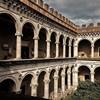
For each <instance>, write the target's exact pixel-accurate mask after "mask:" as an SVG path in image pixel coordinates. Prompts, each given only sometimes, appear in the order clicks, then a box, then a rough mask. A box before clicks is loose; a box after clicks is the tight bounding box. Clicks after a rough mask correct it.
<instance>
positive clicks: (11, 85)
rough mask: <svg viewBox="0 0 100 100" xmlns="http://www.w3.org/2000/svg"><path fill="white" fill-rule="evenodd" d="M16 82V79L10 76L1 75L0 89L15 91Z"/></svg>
mask: <svg viewBox="0 0 100 100" xmlns="http://www.w3.org/2000/svg"><path fill="white" fill-rule="evenodd" d="M17 84H18V82H17V80H16V79H15V78H14V77H12V76H7V77H2V78H1V79H0V91H3V92H16V90H17Z"/></svg>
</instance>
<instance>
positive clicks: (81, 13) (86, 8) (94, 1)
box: [43, 0, 100, 25]
mask: <svg viewBox="0 0 100 100" xmlns="http://www.w3.org/2000/svg"><path fill="white" fill-rule="evenodd" d="M43 1H45V2H46V3H47V4H49V5H50V7H52V8H54V9H55V10H57V11H58V12H59V13H61V14H62V15H64V16H65V17H66V18H68V19H70V20H71V21H73V22H74V23H76V24H77V25H81V24H87V25H88V23H92V22H93V23H97V22H100V0H43Z"/></svg>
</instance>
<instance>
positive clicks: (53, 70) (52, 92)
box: [49, 69, 57, 99]
mask: <svg viewBox="0 0 100 100" xmlns="http://www.w3.org/2000/svg"><path fill="white" fill-rule="evenodd" d="M56 75H57V72H56V69H52V70H51V71H50V76H49V79H50V83H49V94H50V99H52V97H53V96H54V76H56Z"/></svg>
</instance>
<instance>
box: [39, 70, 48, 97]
mask: <svg viewBox="0 0 100 100" xmlns="http://www.w3.org/2000/svg"><path fill="white" fill-rule="evenodd" d="M46 78H47V74H46V72H45V71H42V72H41V73H40V74H39V76H38V87H37V97H41V98H43V97H44V95H45V94H44V92H45V91H44V89H45V83H44V81H45V79H46Z"/></svg>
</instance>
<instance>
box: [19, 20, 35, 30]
mask: <svg viewBox="0 0 100 100" xmlns="http://www.w3.org/2000/svg"><path fill="white" fill-rule="evenodd" d="M26 23H30V25H32V27H33V30H35V29H36V25H35V23H34V22H32V21H30V20H26V21H24V22H23V23H22V29H23V27H24V25H25V24H26ZM21 32H22V30H21Z"/></svg>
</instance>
